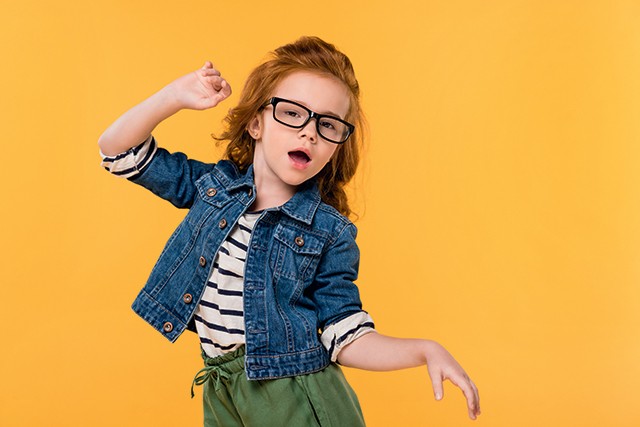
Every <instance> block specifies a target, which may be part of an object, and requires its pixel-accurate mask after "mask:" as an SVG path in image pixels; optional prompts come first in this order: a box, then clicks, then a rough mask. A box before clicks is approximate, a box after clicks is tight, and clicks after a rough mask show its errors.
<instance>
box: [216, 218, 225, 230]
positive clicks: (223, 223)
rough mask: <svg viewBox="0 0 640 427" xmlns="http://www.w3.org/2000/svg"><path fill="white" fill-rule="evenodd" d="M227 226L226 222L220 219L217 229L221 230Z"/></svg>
mask: <svg viewBox="0 0 640 427" xmlns="http://www.w3.org/2000/svg"><path fill="white" fill-rule="evenodd" d="M226 226H227V220H226V219H224V218H222V219H221V220H220V222H219V223H218V227H220V229H221V230H222V229H223V228H225V227H226Z"/></svg>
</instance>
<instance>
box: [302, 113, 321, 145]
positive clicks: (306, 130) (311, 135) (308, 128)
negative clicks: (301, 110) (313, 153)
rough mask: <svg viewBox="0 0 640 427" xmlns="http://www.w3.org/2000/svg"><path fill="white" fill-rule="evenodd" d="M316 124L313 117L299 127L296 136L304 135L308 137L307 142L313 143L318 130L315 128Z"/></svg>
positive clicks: (316, 139)
mask: <svg viewBox="0 0 640 427" xmlns="http://www.w3.org/2000/svg"><path fill="white" fill-rule="evenodd" d="M316 126H317V124H316V118H315V117H314V118H312V119H311V120H309V122H308V123H307V124H306V125H304V126H303V127H302V128H301V129H300V131H299V132H298V136H300V137H301V138H304V137H306V138H307V139H309V142H311V143H312V144H315V143H316V142H317V141H318V130H317V129H316Z"/></svg>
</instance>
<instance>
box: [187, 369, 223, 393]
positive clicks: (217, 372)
mask: <svg viewBox="0 0 640 427" xmlns="http://www.w3.org/2000/svg"><path fill="white" fill-rule="evenodd" d="M209 378H212V379H214V380H215V384H214V387H215V389H216V390H218V389H219V388H220V380H221V379H224V380H228V379H229V374H228V373H227V372H225V370H224V369H220V366H218V365H213V366H205V367H204V368H202V369H200V370H199V371H198V372H197V373H196V376H195V378H194V379H193V382H192V383H191V398H192V399H193V396H195V393H194V392H193V387H195V386H197V385H202V384H204V383H206V382H207V381H208V380H209Z"/></svg>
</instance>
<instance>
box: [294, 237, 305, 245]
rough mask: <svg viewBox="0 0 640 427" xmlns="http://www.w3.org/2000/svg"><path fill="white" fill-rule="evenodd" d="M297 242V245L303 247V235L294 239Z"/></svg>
mask: <svg viewBox="0 0 640 427" xmlns="http://www.w3.org/2000/svg"><path fill="white" fill-rule="evenodd" d="M294 241H295V242H296V245H298V246H300V247H302V246H303V245H304V239H303V238H302V236H298V237H296V238H295V240H294Z"/></svg>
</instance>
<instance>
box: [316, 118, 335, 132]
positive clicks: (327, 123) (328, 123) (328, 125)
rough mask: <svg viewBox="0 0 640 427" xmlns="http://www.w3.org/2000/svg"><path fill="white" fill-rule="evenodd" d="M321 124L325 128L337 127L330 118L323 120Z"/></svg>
mask: <svg viewBox="0 0 640 427" xmlns="http://www.w3.org/2000/svg"><path fill="white" fill-rule="evenodd" d="M319 124H320V126H322V127H323V128H326V129H331V130H333V129H335V128H336V127H335V126H334V124H333V122H331V121H329V120H322V121H321V122H320V123H319Z"/></svg>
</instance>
